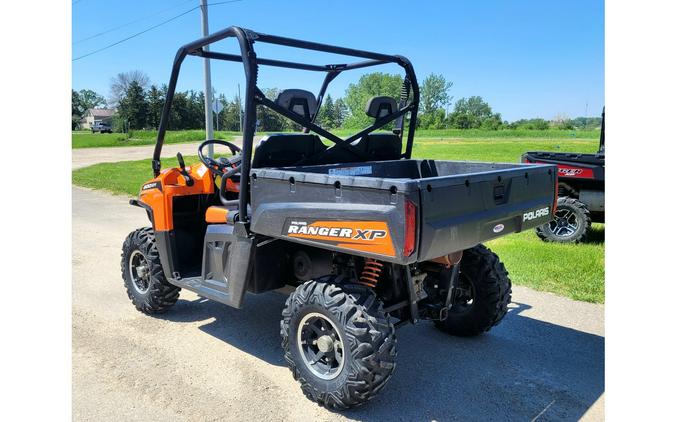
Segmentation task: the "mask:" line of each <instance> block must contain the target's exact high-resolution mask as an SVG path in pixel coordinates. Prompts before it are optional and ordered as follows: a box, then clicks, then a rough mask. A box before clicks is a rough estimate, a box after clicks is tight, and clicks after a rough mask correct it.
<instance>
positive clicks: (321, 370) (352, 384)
mask: <svg viewBox="0 0 675 422" xmlns="http://www.w3.org/2000/svg"><path fill="white" fill-rule="evenodd" d="M342 281H343V279H342V277H340V276H328V277H322V278H319V279H317V280H316V281H308V282H306V283H304V284H303V285H301V286H299V287H298V288H297V289H296V290H295V291H294V292H293V293H292V294H291V295H290V296H289V297H288V300H287V301H286V306H285V308H284V310H283V312H282V317H283V318H282V320H281V345H282V347H283V349H284V358H285V360H286V362H287V364H288V366H289V368H290V370H291V372H292V373H293V377H294V378H295V379H296V380H297V381H299V382H300V385H301V388H302V391H303V392H304V393H305V395H306V396H307V397H308V398H309V399H310V400H312V401H315V402H317V403H318V404H319V405H321V406H325V407H327V408H329V409H334V410H339V409H346V408H350V407H354V406H358V405H361V404H363V403H365V402H367V401H368V400H370V399H372V398H373V397H374V396H375V395H377V393H378V392H379V391H380V390H381V389H382V387H384V385H385V384H386V383H387V381H388V380H389V378H390V377H391V374H392V372H393V371H394V368H395V366H396V363H395V359H396V336H395V333H394V325H393V323H392V322H391V320H390V318H389V315H388V314H386V313H385V312H384V311H383V307H382V302H381V301H380V299H378V298H377V297H376V296H375V294H374V293H373V291H372V290H370V289H368V288H366V287H364V286H361V285H356V284H341V282H342Z"/></svg>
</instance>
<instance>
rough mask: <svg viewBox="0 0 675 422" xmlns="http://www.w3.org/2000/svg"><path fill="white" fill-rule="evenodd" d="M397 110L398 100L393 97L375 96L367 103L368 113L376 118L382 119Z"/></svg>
mask: <svg viewBox="0 0 675 422" xmlns="http://www.w3.org/2000/svg"><path fill="white" fill-rule="evenodd" d="M397 111H398V106H397V105H396V100H395V99H393V98H391V97H385V96H382V97H373V98H371V99H370V100H368V103H367V104H366V114H367V115H369V116H370V117H374V118H376V119H381V118H382V117H385V116H388V115H390V114H394V113H396V112H397Z"/></svg>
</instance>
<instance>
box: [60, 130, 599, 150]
mask: <svg viewBox="0 0 675 422" xmlns="http://www.w3.org/2000/svg"><path fill="white" fill-rule="evenodd" d="M353 133H354V131H353V130H349V129H340V130H336V131H335V134H336V135H338V136H342V137H347V136H349V135H352V134H353ZM263 134H264V132H261V133H260V135H263ZM239 135H240V133H239V132H224V131H217V132H215V134H214V136H215V137H216V138H218V139H224V140H226V141H227V140H230V139H233V138H234V137H235V136H239ZM599 136H600V135H599V132H598V131H588V130H587V131H569V130H517V129H513V130H480V129H472V130H460V129H439V130H418V131H417V132H416V139H421V138H424V139H430V140H437V141H448V140H463V139H483V140H493V139H495V140H497V139H516V140H523V139H550V140H551V139H556V140H560V141H561V142H563V141H574V140H577V139H598V137H599ZM156 139H157V131H149V130H136V131H133V132H130V133H129V134H124V133H91V132H89V131H74V132H72V141H71V145H72V148H100V147H116V146H135V145H150V144H154V143H155V140H156ZM202 139H204V131H203V130H183V131H168V132H167V133H166V137H165V140H164V142H165V143H168V144H176V143H183V142H197V141H200V140H202Z"/></svg>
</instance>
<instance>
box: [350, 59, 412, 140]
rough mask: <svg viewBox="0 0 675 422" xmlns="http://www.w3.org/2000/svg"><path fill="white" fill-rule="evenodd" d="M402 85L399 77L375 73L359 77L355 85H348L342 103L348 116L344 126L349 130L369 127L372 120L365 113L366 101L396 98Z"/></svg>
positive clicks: (401, 79)
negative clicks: (384, 97) (387, 97)
mask: <svg viewBox="0 0 675 422" xmlns="http://www.w3.org/2000/svg"><path fill="white" fill-rule="evenodd" d="M402 83H403V78H402V77H401V75H392V74H389V73H380V72H375V73H369V74H366V75H363V76H361V78H360V79H359V81H358V82H357V83H356V84H349V86H348V87H347V91H346V93H345V99H344V102H345V104H346V105H347V108H348V109H349V114H350V115H349V117H347V119H346V120H345V123H344V125H345V126H346V127H349V128H363V127H366V126H369V125H371V124H372V123H373V118H372V117H368V116H367V115H366V113H365V108H366V103H367V102H368V100H369V99H370V98H372V97H375V96H378V95H386V96H389V97H393V98H398V97H399V95H400V92H401V84H402Z"/></svg>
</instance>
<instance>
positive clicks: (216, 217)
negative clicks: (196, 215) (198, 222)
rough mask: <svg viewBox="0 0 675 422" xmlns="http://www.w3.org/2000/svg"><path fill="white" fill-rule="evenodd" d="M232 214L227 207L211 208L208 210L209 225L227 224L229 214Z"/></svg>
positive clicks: (207, 219)
mask: <svg viewBox="0 0 675 422" xmlns="http://www.w3.org/2000/svg"><path fill="white" fill-rule="evenodd" d="M229 212H230V210H228V209H227V208H225V207H217V206H210V207H208V208H207V209H206V222H207V223H227V214H228V213H229Z"/></svg>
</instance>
